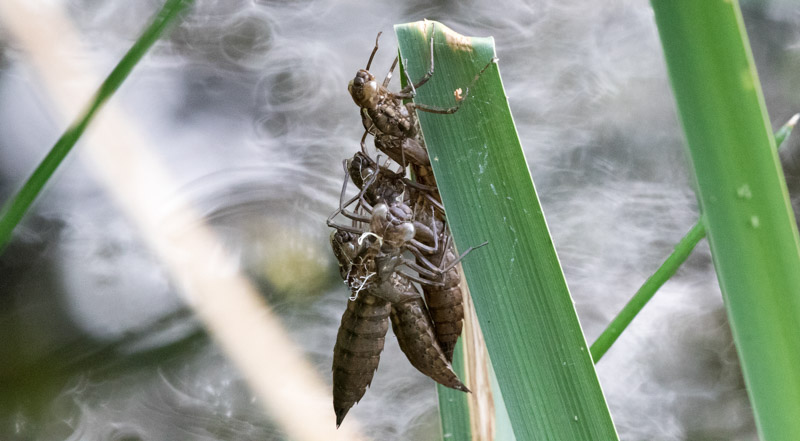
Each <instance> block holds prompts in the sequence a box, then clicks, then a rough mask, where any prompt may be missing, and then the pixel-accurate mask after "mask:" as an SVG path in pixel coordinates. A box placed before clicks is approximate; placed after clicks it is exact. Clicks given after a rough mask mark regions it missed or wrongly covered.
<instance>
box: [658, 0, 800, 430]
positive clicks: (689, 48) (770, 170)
mask: <svg viewBox="0 0 800 441" xmlns="http://www.w3.org/2000/svg"><path fill="white" fill-rule="evenodd" d="M652 5H653V9H654V10H655V19H656V23H657V25H658V30H659V34H660V36H661V43H662V45H663V47H664V56H665V58H666V62H667V68H668V71H669V75H670V80H671V83H672V88H673V91H674V94H675V99H676V101H677V104H678V112H679V116H680V120H681V123H682V125H683V129H684V132H685V133H686V139H687V141H688V147H689V154H690V157H691V161H692V165H693V166H694V171H695V177H696V180H697V192H698V198H699V200H700V206H701V209H702V211H703V215H704V218H705V222H706V228H707V230H708V239H709V244H710V246H711V252H712V255H713V257H714V265H715V267H716V270H717V277H718V279H719V282H720V287H721V288H722V293H723V296H724V297H725V306H726V308H727V310H728V318H729V321H730V325H731V329H732V331H733V337H734V341H735V343H736V347H737V349H738V353H739V359H740V361H741V364H742V370H743V373H744V378H745V384H746V385H747V390H748V394H749V395H750V399H751V402H752V405H753V410H754V412H755V417H756V424H757V426H758V429H759V432H760V435H761V438H762V439H765V440H794V439H797V434H798V433H800V418H798V415H800V375H797V372H798V366H800V296H798V293H800V238H798V232H797V227H796V224H795V218H794V214H793V213H792V210H791V206H790V205H789V199H788V193H787V189H786V185H785V182H784V179H783V172H782V170H781V168H780V163H779V161H778V155H777V152H776V151H775V148H774V146H775V144H774V140H773V137H772V133H771V131H770V126H769V118H768V116H767V112H766V108H765V106H764V98H763V95H762V93H761V88H760V85H759V83H758V75H757V73H756V69H755V65H754V63H753V57H752V54H751V51H750V46H749V43H748V40H747V35H746V32H745V27H744V23H743V21H742V15H741V11H740V9H739V4H738V2H737V1H735V0H730V1H724V2H723V1H714V2H711V1H692V0H653V1H652Z"/></svg>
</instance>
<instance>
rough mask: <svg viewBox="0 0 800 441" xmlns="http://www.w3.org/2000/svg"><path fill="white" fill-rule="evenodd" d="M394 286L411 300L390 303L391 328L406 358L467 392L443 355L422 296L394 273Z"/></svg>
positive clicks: (426, 371)
mask: <svg viewBox="0 0 800 441" xmlns="http://www.w3.org/2000/svg"><path fill="white" fill-rule="evenodd" d="M393 278H394V282H395V286H397V288H398V289H403V290H405V291H406V292H408V293H409V294H411V293H412V292H413V294H415V295H414V296H411V295H409V297H410V298H411V299H410V300H407V301H404V302H398V303H393V304H392V314H391V317H392V330H393V331H394V334H395V336H397V342H398V343H399V344H400V349H401V350H402V351H403V352H404V353H405V354H406V357H407V358H408V361H410V362H411V364H412V365H413V366H414V367H415V368H417V370H419V371H420V372H422V373H423V374H425V375H427V376H429V377H431V378H432V379H433V380H434V381H436V382H437V383H439V384H442V385H445V386H447V387H451V388H453V389H456V390H461V391H464V392H469V389H467V387H466V386H464V384H463V383H462V382H461V380H459V379H458V376H456V373H455V372H453V368H452V366H451V365H450V362H448V361H447V359H446V358H445V355H444V352H442V348H441V346H440V345H439V342H438V341H437V339H436V335H435V333H434V328H433V323H432V322H431V318H430V316H429V315H428V311H427V310H426V309H425V303H424V302H423V301H422V296H420V295H419V292H418V291H417V290H416V288H414V285H412V284H411V282H410V281H409V280H408V279H406V278H405V277H402V276H399V275H396V274H395V275H394V277H393Z"/></svg>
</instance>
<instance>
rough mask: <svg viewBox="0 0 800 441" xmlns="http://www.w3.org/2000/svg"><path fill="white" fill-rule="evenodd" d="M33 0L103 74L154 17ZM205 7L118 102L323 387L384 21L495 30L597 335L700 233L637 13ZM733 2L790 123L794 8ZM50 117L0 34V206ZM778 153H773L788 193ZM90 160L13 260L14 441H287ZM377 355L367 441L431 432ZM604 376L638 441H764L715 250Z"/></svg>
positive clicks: (22, 234) (367, 405) (5, 391)
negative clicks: (349, 183)
mask: <svg viewBox="0 0 800 441" xmlns="http://www.w3.org/2000/svg"><path fill="white" fill-rule="evenodd" d="M38 3H39V5H38V7H42V8H44V7H63V8H64V9H65V10H66V11H67V12H68V14H69V16H70V18H71V19H72V20H74V22H75V23H76V25H77V27H78V28H79V29H80V31H81V35H82V36H83V37H84V38H85V40H86V47H85V48H82V49H81V51H88V52H81V53H76V55H75V56H76V57H82V58H86V57H89V58H90V59H91V61H92V62H94V63H95V64H96V66H97V69H98V72H104V71H107V69H108V68H109V67H110V66H112V65H113V64H114V63H115V62H116V60H117V59H118V58H119V57H120V56H121V54H122V53H124V51H125V50H126V49H127V48H128V47H129V46H130V44H131V43H132V42H133V40H134V39H135V38H136V37H137V35H138V33H139V31H140V30H141V28H142V27H143V26H144V24H145V23H146V22H147V20H148V18H149V16H150V15H151V14H152V13H153V12H154V11H155V10H156V9H157V8H158V7H159V6H160V4H161V2H160V1H145V2H123V1H105V2H98V1H90V0H72V1H52V0H51V1H47V2H45V1H40V2H38ZM197 3H198V4H197V6H196V7H195V8H194V9H193V10H192V12H191V13H190V14H189V15H187V16H186V17H185V20H184V21H183V22H182V23H181V24H180V25H178V26H177V27H175V28H174V29H173V30H172V32H171V33H170V35H169V37H168V38H166V39H165V40H163V41H162V42H161V43H159V45H157V47H156V48H155V50H154V52H153V53H152V54H150V55H149V56H148V57H147V58H146V59H145V60H144V61H143V62H142V63H141V65H140V66H138V67H137V68H136V70H135V71H134V73H133V74H132V75H131V77H130V78H129V80H128V81H127V82H126V84H125V85H124V86H123V87H122V89H121V90H120V91H119V93H118V95H117V96H116V97H115V98H114V99H115V100H116V101H117V102H118V103H120V105H121V106H123V107H124V108H125V109H126V111H127V113H128V115H129V116H130V119H131V123H132V124H135V125H137V126H139V127H141V129H142V130H143V131H144V132H146V133H147V134H148V137H149V138H150V139H151V140H152V141H153V142H154V143H155V145H157V147H158V149H159V154H160V155H161V157H162V159H164V161H165V162H167V163H168V164H169V166H170V169H171V171H172V172H173V173H175V175H176V177H177V179H178V180H179V182H180V183H181V187H180V188H179V189H176V190H175V195H176V196H181V197H184V196H185V197H188V198H190V199H191V200H192V201H194V202H195V203H197V204H198V207H199V208H200V209H201V210H202V212H203V214H204V215H205V216H206V218H207V219H208V220H209V222H210V223H211V224H212V225H214V227H215V228H216V229H217V231H218V233H219V234H220V236H221V237H223V238H224V240H225V244H226V246H227V247H228V248H229V249H230V250H231V251H233V252H234V253H235V254H236V255H237V256H239V257H240V259H239V262H240V265H241V268H242V269H243V270H244V271H246V272H247V274H249V275H250V276H251V277H252V278H253V279H254V280H256V281H257V283H258V284H259V287H260V288H261V290H262V292H263V294H264V296H265V297H266V298H267V299H268V301H269V302H270V304H271V305H272V306H273V308H274V309H275V310H276V311H277V312H278V313H279V315H280V316H281V318H282V320H283V323H284V324H285V326H286V327H287V328H288V329H289V330H290V333H291V335H292V337H293V338H294V340H295V341H296V342H297V343H298V344H300V345H302V347H303V349H304V350H305V351H306V353H307V355H308V357H309V359H310V360H311V361H312V363H313V364H314V366H315V367H316V368H317V369H318V370H319V372H320V373H321V375H322V376H324V378H329V370H330V364H331V353H332V348H333V342H334V338H335V333H336V329H337V327H338V323H339V319H340V317H341V313H342V312H343V310H344V307H345V301H346V297H347V295H348V294H347V292H346V291H345V287H344V286H343V285H342V284H341V283H340V281H339V280H338V273H337V272H336V270H335V267H334V264H333V261H332V256H331V255H330V252H329V247H328V244H327V231H326V227H325V222H324V220H325V218H326V217H327V215H328V214H329V213H330V212H331V211H332V210H333V209H334V208H335V206H336V203H337V198H338V192H339V189H340V185H341V179H342V173H341V160H342V159H343V158H345V157H348V156H350V155H352V153H353V152H354V151H355V150H356V149H357V148H358V141H359V138H360V135H361V132H362V127H361V123H360V120H359V116H358V112H357V109H356V108H355V106H354V105H353V104H352V101H351V99H350V97H349V96H348V94H347V90H346V84H347V81H348V80H349V79H350V77H351V76H352V75H353V74H354V73H355V71H356V70H357V69H358V68H361V67H363V66H364V64H365V63H366V60H367V57H368V56H369V52H370V50H371V49H372V45H373V42H374V37H375V34H376V33H377V32H378V31H384V33H385V35H384V38H383V43H382V44H383V49H382V50H381V51H379V52H378V55H377V57H376V60H375V62H374V63H373V66H375V67H373V70H374V71H376V72H380V71H381V70H382V69H386V68H388V66H389V64H390V63H391V59H392V57H393V56H394V54H395V46H394V42H393V39H392V38H391V26H392V24H394V23H402V22H408V21H415V20H419V19H422V18H428V19H435V20H439V21H442V22H444V23H445V24H447V25H448V26H450V27H452V28H453V29H454V30H456V31H458V32H461V33H463V34H467V35H478V36H488V35H493V36H494V37H495V39H496V44H497V51H498V55H499V57H500V62H499V65H500V70H501V73H502V75H503V80H504V83H505V85H506V88H507V92H508V94H509V100H510V103H511V107H512V111H513V112H514V116H515V119H516V122H517V128H518V130H519V133H520V136H521V138H522V144H523V146H524V148H525V151H526V155H527V158H528V161H529V165H530V168H531V172H532V174H533V178H534V180H535V182H536V186H537V190H538V192H539V197H540V198H541V200H542V204H543V207H544V210H545V215H546V216H547V220H548V224H549V226H550V228H551V231H552V234H553V237H554V241H555V244H556V248H557V250H558V253H559V257H560V259H561V262H562V264H563V266H564V271H565V274H566V276H567V280H568V282H569V286H570V289H571V292H572V295H573V297H574V299H575V302H576V305H577V309H578V313H579V316H580V318H581V322H582V324H583V325H584V329H585V332H586V333H587V339H588V340H589V341H593V340H594V338H595V337H596V336H597V335H598V334H599V333H600V332H601V330H602V329H603V327H604V326H605V324H606V323H608V321H609V320H610V319H611V318H612V317H613V315H614V314H615V313H616V312H617V311H618V310H619V309H620V308H621V307H622V305H623V304H624V303H625V301H626V300H627V299H628V298H629V297H630V296H631V295H632V293H633V292H635V290H636V289H637V288H638V287H639V286H640V285H641V283H642V282H643V281H644V280H645V279H646V278H647V276H648V275H649V274H651V273H652V272H653V271H654V270H655V268H656V267H657V266H658V265H659V264H660V262H661V261H662V259H663V258H664V257H665V256H666V255H667V254H668V253H669V252H670V251H671V249H672V246H673V245H674V244H675V243H676V242H677V241H678V240H679V239H680V238H681V237H682V236H683V234H684V233H685V232H686V231H688V230H689V228H690V227H691V226H692V225H693V223H694V222H695V220H696V218H697V208H696V204H695V198H694V194H693V192H692V189H691V182H690V178H689V174H688V170H687V166H686V162H685V157H684V152H683V147H682V135H681V131H680V128H679V127H678V124H677V119H676V116H675V110H674V105H673V100H672V96H671V93H670V89H669V84H668V80H667V78H666V73H665V69H664V64H663V60H662V55H661V49H660V45H659V41H658V35H657V32H656V29H655V25H654V23H653V18H652V12H651V10H650V8H649V6H648V5H647V3H645V2H631V1H624V0H615V1H611V2H605V3H604V4H603V6H602V7H599V6H598V5H597V4H596V2H589V1H583V0H581V1H572V2H557V1H532V2H529V3H525V2H518V1H505V0H499V1H494V2H490V3H485V2H484V3H480V2H455V1H441V2H433V3H431V2H405V3H403V2H369V3H363V4H362V3H357V2H334V1H324V0H320V1H316V2H303V3H300V2H285V3H284V2H271V1H266V0H264V1H257V0H256V1H234V0H228V1H219V0H217V1H213V0H198V2H197ZM744 7H745V22H746V24H747V25H748V29H749V31H750V38H751V43H752V46H753V50H754V53H755V57H756V62H757V64H758V68H759V74H760V77H761V81H762V84H763V87H764V92H765V95H766V101H767V106H768V108H769V109H770V115H771V118H772V119H773V126H775V127H778V126H780V125H781V124H782V123H783V122H784V121H785V120H786V119H788V118H789V117H790V116H791V114H792V113H794V112H796V111H798V110H800V97H798V96H797V94H795V93H794V92H793V91H794V90H797V80H796V78H797V75H796V72H797V71H798V69H800V56H799V51H798V48H800V45H798V44H799V42H800V38H799V37H800V33H799V32H798V29H800V28H798V22H800V14H798V10H797V9H796V8H795V7H792V6H791V3H790V2H785V3H782V2H778V1H772V2H753V3H752V4H750V3H746V4H745V5H744ZM437 74H439V73H438V72H437ZM51 107H52V106H51V104H50V103H49V101H48V98H47V96H46V95H45V94H44V92H43V88H41V87H40V85H39V79H38V78H37V76H36V75H35V74H34V73H33V72H32V70H31V68H30V67H29V66H28V65H27V64H26V55H25V54H24V53H22V52H21V51H20V50H19V49H18V46H17V45H16V44H15V42H14V41H13V40H12V39H10V38H9V36H8V35H7V34H6V33H5V32H3V30H2V29H0V197H2V198H3V199H5V198H6V197H8V196H9V195H10V194H11V193H12V192H13V191H14V189H16V188H18V186H19V185H20V184H21V182H22V181H23V180H24V179H25V178H26V176H27V175H28V174H29V173H30V172H31V170H32V169H33V167H34V166H35V164H36V163H37V161H39V160H40V159H41V158H42V156H43V155H44V152H46V150H47V149H48V148H49V147H50V146H51V145H52V144H53V142H54V141H55V139H56V138H57V136H58V135H59V132H60V131H61V130H63V128H64V127H63V126H62V125H60V124H56V123H54V118H53V116H52V115H51V114H50V113H49V110H48V109H50V108H51ZM790 144H791V145H790V146H789V149H787V150H786V151H785V152H783V153H782V156H783V159H785V160H786V162H787V172H788V175H787V176H788V177H789V180H790V181H789V185H790V188H796V187H797V174H798V172H797V170H798V167H797V166H796V164H797V161H796V158H797V153H795V152H796V150H793V149H792V146H794V145H797V142H796V141H795V140H790ZM79 156H80V155H75V156H73V157H71V158H69V159H68V160H67V161H66V163H65V164H64V165H63V167H62V169H61V170H60V171H59V173H58V174H57V176H56V178H55V179H54V180H53V182H52V183H50V184H49V185H48V187H47V191H46V192H45V194H44V195H43V196H42V197H41V198H40V199H39V200H38V202H37V203H36V205H35V206H34V208H33V210H32V211H31V213H30V214H29V215H28V216H27V218H26V219H25V221H24V223H23V224H22V225H21V226H20V227H19V229H18V230H17V232H16V235H15V238H14V242H13V243H12V245H11V246H10V247H9V248H8V249H7V251H6V252H5V254H3V255H2V256H0V335H2V336H3V337H2V339H0V439H3V440H34V439H35V440H66V439H69V440H117V441H122V440H125V441H133V440H172V439H185V440H240V439H241V440H251V439H260V440H282V439H284V436H283V435H282V434H281V433H280V431H279V430H278V429H276V428H275V427H274V425H273V424H272V423H271V421H270V418H269V416H268V415H264V414H263V412H262V411H261V410H260V407H258V405H257V403H256V401H255V398H254V397H253V395H252V393H251V392H250V391H249V390H248V389H247V387H246V385H245V384H244V383H243V381H242V379H241V377H240V376H239V374H238V373H237V372H236V371H235V370H234V369H233V367H232V366H231V365H230V363H229V362H228V361H227V360H225V358H224V357H223V356H222V355H221V353H220V351H219V350H218V349H217V348H216V346H215V345H214V344H213V343H212V342H211V341H210V340H209V338H208V337H207V336H206V335H205V333H204V332H203V331H202V329H201V328H200V327H199V325H198V323H197V322H195V320H194V319H193V318H192V317H191V315H190V314H188V313H187V312H186V310H185V307H184V305H183V303H182V301H181V299H180V297H179V296H178V294H177V293H176V289H175V287H174V286H173V284H172V282H171V281H170V280H169V278H168V276H167V274H166V272H165V271H164V270H163V269H162V268H161V267H160V266H159V264H158V263H157V262H156V260H155V259H154V258H153V256H152V254H151V253H150V252H149V251H148V250H147V249H146V248H145V246H144V243H143V241H142V240H141V239H140V238H139V237H138V233H137V231H136V230H135V229H134V228H133V226H132V225H131V224H130V223H129V222H128V221H127V220H126V219H125V218H124V217H123V215H122V214H121V213H120V212H119V211H118V209H117V208H116V207H115V206H114V204H113V203H112V202H111V201H110V199H109V198H108V196H107V195H106V194H105V192H104V191H103V190H102V189H101V188H99V187H98V185H97V184H96V183H95V182H94V180H93V179H92V177H91V175H90V174H89V173H88V172H87V170H86V168H85V167H84V165H83V164H82V163H81V161H80V159H77V158H79ZM167 196H169V195H167ZM167 199H169V198H168V197H167ZM165 210H166V212H167V213H168V207H165ZM165 221H167V222H168V221H169V218H168V216H166V218H165ZM388 340H389V341H388V342H387V345H386V350H385V352H384V354H383V356H382V363H381V366H380V368H379V370H378V372H377V374H376V376H375V379H374V381H373V385H372V387H371V388H370V389H369V391H368V392H367V394H366V395H365V397H364V399H363V400H362V402H361V403H359V404H358V405H357V406H356V407H355V408H354V409H353V410H352V411H351V412H350V415H351V416H353V417H354V418H358V419H360V420H361V421H362V422H364V423H365V424H364V425H365V429H366V431H367V433H368V434H369V435H371V436H372V437H374V439H380V440H422V441H426V440H433V439H437V436H438V430H439V428H438V414H437V410H436V395H435V390H434V386H433V383H432V382H431V381H430V380H428V379H427V378H425V377H423V376H422V375H420V374H419V373H417V372H416V371H415V370H414V369H413V368H412V367H411V366H410V365H409V364H408V363H407V362H406V361H405V358H404V356H403V354H402V353H401V352H400V351H399V349H398V348H397V345H396V344H394V342H393V339H392V338H389V339H388ZM598 371H599V374H600V376H601V381H602V385H603V388H604V390H605V392H606V395H607V399H608V403H609V405H610V407H611V410H612V414H613V417H614V420H615V423H616V425H617V427H618V430H619V432H620V435H621V437H622V438H623V439H625V440H640V439H659V440H701V439H702V440H716V439H719V440H723V439H724V440H751V439H754V438H755V437H756V435H755V429H754V425H753V421H752V416H751V413H750V409H749V403H748V400H747V396H746V393H745V390H744V385H743V382H742V378H741V374H740V371H739V366H738V363H737V359H736V354H735V349H734V347H733V343H732V340H731V336H730V332H729V329H728V324H727V322H726V319H725V313H724V309H723V306H722V300H721V297H720V293H719V288H718V286H717V282H716V277H715V274H714V271H713V265H712V263H711V259H710V255H709V252H708V249H707V247H706V246H705V245H704V244H701V245H700V246H699V247H698V250H696V251H695V253H694V254H693V255H692V257H691V258H690V259H689V261H688V262H687V264H686V265H684V266H683V267H682V269H681V270H680V271H679V272H678V274H677V275H676V276H675V277H674V278H673V279H672V280H671V281H670V282H668V283H667V284H666V285H665V286H664V288H663V289H662V291H661V292H660V293H659V294H658V295H657V296H656V297H655V299H654V300H653V301H652V302H651V304H650V305H648V306H647V308H646V309H645V310H644V311H643V312H642V314H641V316H640V317H638V318H637V319H636V321H635V322H634V323H633V325H632V326H631V328H630V329H629V330H628V331H627V332H626V333H625V334H624V335H623V336H622V338H621V339H620V340H619V341H618V343H617V344H616V345H615V346H614V347H613V348H612V349H611V351H610V352H609V353H608V354H607V355H606V356H605V357H604V358H603V360H602V361H601V362H600V363H599V365H598ZM345 424H346V422H345Z"/></svg>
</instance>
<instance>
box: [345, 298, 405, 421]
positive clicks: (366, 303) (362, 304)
mask: <svg viewBox="0 0 800 441" xmlns="http://www.w3.org/2000/svg"><path fill="white" fill-rule="evenodd" d="M390 309H391V307H390V305H389V303H388V302H387V301H385V300H383V299H380V298H378V297H375V296H372V295H369V294H366V293H360V294H359V296H358V298H356V300H350V301H348V302H347V310H346V311H345V312H344V314H343V315H342V323H341V325H340V326H339V333H338V334H337V335H336V345H335V346H334V347H333V409H334V411H335V412H336V427H339V425H340V424H342V421H343V420H344V417H345V415H347V412H348V411H349V410H350V408H351V407H353V405H354V404H355V403H357V402H358V401H359V400H360V399H361V397H363V396H364V393H365V392H366V391H367V387H368V386H369V385H370V383H372V376H373V375H374V374H375V370H376V369H377V368H378V362H379V361H380V356H381V351H382V350H383V344H384V341H385V338H386V331H387V330H388V329H389V320H388V319H389V313H390Z"/></svg>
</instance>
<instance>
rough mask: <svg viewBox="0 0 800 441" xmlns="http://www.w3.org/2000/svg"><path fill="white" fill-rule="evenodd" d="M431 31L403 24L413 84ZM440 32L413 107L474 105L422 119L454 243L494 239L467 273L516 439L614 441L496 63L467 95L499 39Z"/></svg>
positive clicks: (467, 263) (468, 263) (424, 63)
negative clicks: (432, 70) (432, 68)
mask: <svg viewBox="0 0 800 441" xmlns="http://www.w3.org/2000/svg"><path fill="white" fill-rule="evenodd" d="M433 24H434V23H433V22H429V21H428V22H417V23H410V24H405V25H398V26H395V32H396V33H397V37H398V41H399V47H400V54H401V59H402V60H403V61H406V60H407V64H406V65H405V69H406V70H407V72H408V73H409V77H410V78H412V79H417V78H420V77H422V75H423V74H424V73H425V72H426V71H427V70H428V60H429V53H428V48H429V41H430V40H429V38H430V34H431V29H432V28H433ZM435 29H436V31H435V49H434V52H435V63H436V70H435V74H434V75H433V77H432V79H431V80H430V81H429V82H428V83H427V84H425V85H424V86H422V87H420V88H419V89H418V90H417V96H416V99H415V102H416V103H417V104H420V103H421V104H426V105H431V106H438V107H450V106H453V105H454V104H455V103H456V95H459V93H458V92H456V94H455V95H454V92H455V91H456V90H457V89H459V88H460V89H461V92H460V95H462V96H464V97H467V96H468V97H467V98H466V100H465V101H464V102H463V103H462V106H461V108H460V110H458V112H456V113H455V114H452V115H440V114H431V113H425V112H418V115H419V120H420V124H421V127H422V131H423V135H424V138H425V142H426V144H427V147H428V151H429V154H430V156H431V159H432V163H433V169H434V172H435V175H436V179H437V182H438V185H439V189H440V191H441V194H442V198H443V201H444V205H445V207H446V210H447V218H448V221H449V223H450V226H451V229H452V233H453V237H454V238H455V242H456V245H457V246H458V248H459V249H461V250H464V249H466V248H467V247H469V246H473V245H479V244H481V243H483V242H484V241H489V245H488V246H486V247H483V248H480V249H478V250H476V251H474V252H473V253H472V254H470V255H469V256H467V258H466V259H465V260H464V261H463V267H464V273H465V275H466V279H467V281H468V283H469V287H470V291H471V292H472V298H473V301H474V303H475V309H476V311H477V314H478V319H479V322H480V326H481V329H482V330H483V334H484V337H485V340H486V345H487V347H488V350H489V355H490V357H491V360H492V364H493V366H494V371H495V373H496V375H497V382H498V384H499V386H500V389H501V391H502V395H503V398H504V401H505V404H506V406H507V410H508V414H509V417H510V420H511V424H512V426H513V429H514V434H515V435H516V439H517V440H519V441H523V440H537V441H539V440H559V441H562V440H575V441H585V440H615V439H617V434H616V431H615V429H614V426H613V424H612V421H611V417H610V415H609V412H608V408H607V406H606V403H605V399H604V397H603V394H602V391H601V389H600V384H599V382H598V380H597V376H596V374H595V371H594V365H593V363H592V359H591V357H590V355H589V350H588V347H587V344H586V340H585V339H584V336H583V333H582V331H581V328H580V325H579V323H578V318H577V315H576V313H575V308H574V306H573V303H572V299H571V297H570V295H569V291H568V289H567V284H566V282H565V280H564V275H563V273H562V271H561V266H560V264H559V261H558V257H557V256H556V253H555V248H554V247H553V242H552V239H551V238H550V234H549V231H548V229H547V225H546V223H545V219H544V215H543V213H542V210H541V206H540V205H539V201H538V199H537V196H536V192H535V190H534V187H533V181H532V180H531V175H530V172H529V170H528V165H527V162H526V161H525V156H524V155H523V152H522V148H521V146H520V142H519V139H518V136H517V132H516V128H515V126H514V122H513V119H512V117H511V112H510V110H509V107H508V102H507V99H506V95H505V92H504V90H503V84H502V81H501V80H500V74H499V69H498V66H497V64H491V65H490V66H489V67H488V68H487V69H486V71H485V72H484V74H483V75H482V76H481V77H480V78H479V79H478V80H477V81H476V82H475V84H473V85H472V86H471V87H470V89H469V93H467V91H466V86H468V85H469V84H470V83H471V82H472V80H473V78H474V77H475V75H476V73H478V72H479V71H480V70H481V69H483V67H484V66H486V65H487V63H489V62H490V60H491V59H492V57H494V56H495V52H494V43H493V39H492V38H474V37H465V36H462V35H459V34H456V33H455V32H453V31H451V30H449V29H447V28H446V27H445V26H444V25H441V24H439V23H436V24H435ZM534 81H535V79H534Z"/></svg>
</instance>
